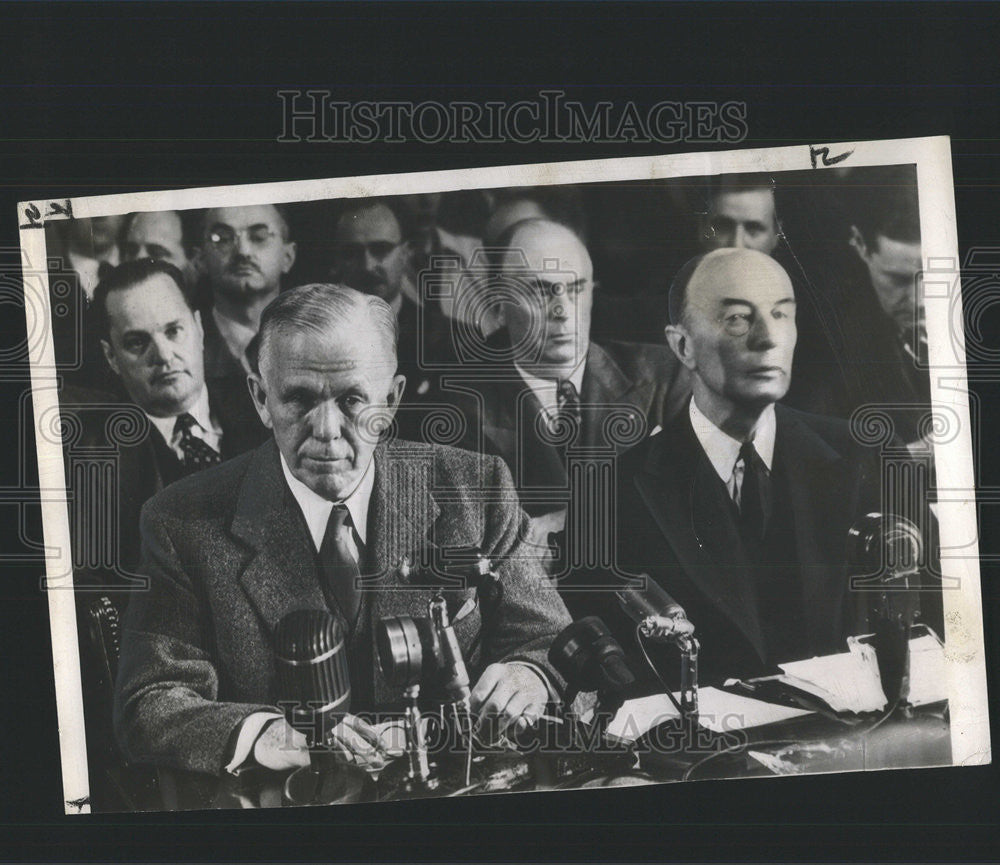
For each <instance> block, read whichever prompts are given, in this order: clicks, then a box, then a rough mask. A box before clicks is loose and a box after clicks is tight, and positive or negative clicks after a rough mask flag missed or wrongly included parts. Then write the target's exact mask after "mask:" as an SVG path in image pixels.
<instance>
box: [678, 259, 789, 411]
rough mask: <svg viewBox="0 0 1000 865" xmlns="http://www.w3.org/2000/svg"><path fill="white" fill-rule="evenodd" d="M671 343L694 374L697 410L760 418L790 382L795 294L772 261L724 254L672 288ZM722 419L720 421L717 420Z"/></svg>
mask: <svg viewBox="0 0 1000 865" xmlns="http://www.w3.org/2000/svg"><path fill="white" fill-rule="evenodd" d="M670 306H671V320H672V322H673V323H672V324H671V325H670V326H669V327H668V328H667V330H666V335H667V341H668V342H669V343H670V347H671V348H672V349H673V351H674V353H675V354H676V355H677V357H678V358H679V359H680V361H681V362H682V363H683V364H684V365H685V366H686V367H687V368H688V369H690V370H691V372H692V373H693V381H694V388H693V389H694V395H695V401H696V403H697V405H698V407H699V408H700V409H701V410H702V411H703V412H705V413H706V414H707V415H708V416H709V418H710V419H712V420H713V421H715V422H716V424H717V425H718V426H720V427H722V428H723V429H724V428H725V427H724V426H723V424H722V423H720V422H719V420H718V418H722V419H724V418H725V417H727V416H730V415H731V414H733V413H734V412H736V413H742V414H744V415H753V414H754V413H756V414H757V415H759V412H760V411H762V410H763V408H765V407H766V406H767V405H769V404H770V403H773V402H776V401H778V400H779V399H781V398H782V397H783V396H784V395H785V393H786V392H787V391H788V386H789V384H790V383H791V373H792V354H793V352H794V351H795V339H796V330H795V292H794V290H793V288H792V282H791V280H790V279H789V278H788V274H787V273H786V272H785V270H784V268H782V267H781V265H779V264H778V263H777V262H776V261H774V259H772V258H771V257H770V256H768V255H765V254H764V253H762V252H757V251H754V250H749V249H720V250H716V251H715V252H711V253H708V254H707V255H704V256H699V257H698V258H696V259H693V260H692V261H690V262H688V263H687V264H686V265H685V266H684V268H682V270H681V273H680V274H679V275H678V277H677V279H676V280H675V281H674V285H673V286H672V287H671V292H670ZM713 415H715V416H713Z"/></svg>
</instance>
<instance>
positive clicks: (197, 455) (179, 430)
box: [174, 412, 222, 474]
mask: <svg viewBox="0 0 1000 865" xmlns="http://www.w3.org/2000/svg"><path fill="white" fill-rule="evenodd" d="M197 424H198V421H196V420H195V419H194V418H193V417H191V415H190V414H188V413H187V412H184V414H182V415H178V416H177V421H176V422H175V423H174V435H178V434H179V435H180V437H181V440H180V445H181V450H182V451H184V473H185V474H191V473H192V472H196V471H198V470H199V469H204V468H208V467H209V466H214V465H218V464H219V463H221V462H222V454H220V453H218V452H217V451H215V450H213V449H212V446H211V445H209V444H208V442H206V441H205V440H204V439H200V438H198V437H197V436H196V435H195V434H194V433H193V432H191V428H192V427H194V426H196V425H197Z"/></svg>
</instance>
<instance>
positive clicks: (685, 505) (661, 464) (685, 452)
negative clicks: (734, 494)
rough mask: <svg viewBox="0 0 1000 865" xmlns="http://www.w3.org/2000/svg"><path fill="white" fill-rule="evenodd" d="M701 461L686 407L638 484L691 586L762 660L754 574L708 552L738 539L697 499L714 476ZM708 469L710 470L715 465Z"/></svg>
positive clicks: (657, 443)
mask: <svg viewBox="0 0 1000 865" xmlns="http://www.w3.org/2000/svg"><path fill="white" fill-rule="evenodd" d="M702 463H706V464H707V458H706V457H705V456H704V453H703V451H702V449H701V445H700V444H699V443H698V440H697V438H695V435H694V432H693V431H692V430H691V429H690V423H689V422H688V418H687V413H686V412H685V413H682V414H681V415H680V417H678V418H677V419H676V420H675V421H674V422H673V423H672V424H671V425H670V426H669V427H668V428H667V429H666V430H664V432H663V433H662V434H661V435H660V436H658V437H657V438H654V439H653V444H652V445H651V447H650V451H649V454H648V456H647V459H646V461H645V464H644V465H643V468H642V470H641V471H640V472H639V473H638V474H637V475H636V478H635V485H636V488H637V489H638V491H639V495H640V497H641V499H642V501H643V503H644V504H645V506H646V508H647V509H648V510H649V512H650V514H651V515H652V517H653V519H654V520H655V521H656V524H657V526H658V527H659V528H660V531H661V532H662V533H663V535H664V537H665V538H666V540H667V543H668V544H669V545H670V548H671V549H672V550H673V552H674V555H675V556H676V557H677V561H678V562H679V563H680V565H681V567H682V568H683V569H684V571H685V573H686V574H687V576H688V579H689V580H690V581H691V583H692V585H693V586H694V587H695V588H696V589H697V590H698V591H699V592H701V593H702V594H703V595H704V596H705V597H706V598H708V599H709V600H710V601H711V602H712V603H713V604H714V605H715V606H716V607H717V608H718V609H720V610H721V611H722V613H723V614H724V615H725V616H726V617H727V618H728V619H729V620H730V621H731V622H732V623H733V624H734V625H736V626H737V627H738V628H739V630H740V631H741V632H742V633H743V635H744V636H745V637H746V639H747V640H748V641H749V642H750V644H751V645H752V646H753V647H754V649H755V650H756V651H757V654H758V656H759V657H760V659H761V661H763V660H764V657H765V654H764V641H763V636H762V634H761V630H760V623H759V621H758V618H757V615H756V602H755V600H754V594H753V583H752V579H751V575H750V573H749V572H748V571H747V570H746V568H745V567H744V568H742V569H740V568H739V567H737V566H735V565H734V564H733V563H732V562H729V563H725V562H722V561H720V560H718V559H717V558H716V557H714V556H713V555H712V554H710V552H709V549H710V548H711V547H712V546H713V545H716V544H721V545H722V546H717V547H715V548H716V549H720V550H723V549H729V550H734V549H738V545H739V540H738V538H737V537H735V534H734V535H733V536H732V537H730V536H729V535H728V534H727V533H726V530H725V528H724V527H723V526H724V523H723V522H722V521H720V520H718V519H717V515H712V514H708V513H706V512H705V511H704V509H703V506H697V505H696V504H695V499H696V497H697V494H698V490H699V488H700V486H701V485H703V484H705V483H707V482H708V480H710V478H707V477H706V476H705V471H704V470H705V468H706V466H703V465H702ZM707 469H708V471H709V472H711V471H712V468H711V465H707ZM716 477H717V476H716ZM696 521H698V522H696ZM696 525H697V526H698V528H697V530H696V528H695V527H696ZM733 544H735V545H736V546H733ZM697 624H698V623H697V622H695V627H697Z"/></svg>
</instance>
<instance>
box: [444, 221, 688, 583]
mask: <svg viewBox="0 0 1000 865" xmlns="http://www.w3.org/2000/svg"><path fill="white" fill-rule="evenodd" d="M493 256H494V259H495V267H496V273H495V279H494V281H493V283H492V285H493V287H492V289H491V290H492V291H493V292H494V294H495V298H494V300H493V306H494V307H495V308H496V309H497V310H498V311H499V315H500V319H501V321H502V324H503V327H502V329H501V330H499V331H497V332H496V333H494V334H493V335H492V336H490V337H489V339H488V340H486V342H485V343H484V344H483V346H482V353H481V355H482V356H481V357H479V358H470V359H469V363H470V366H469V367H468V369H467V370H465V371H463V372H462V373H461V375H458V374H456V375H455V376H451V377H449V380H450V382H451V385H452V389H451V390H450V391H449V392H448V393H445V394H444V396H445V397H446V398H448V397H450V398H451V399H452V400H453V402H454V404H455V405H456V406H457V407H458V409H459V411H460V412H461V414H462V416H463V418H464V419H465V424H466V436H465V439H464V446H466V447H469V448H472V449H477V450H483V451H485V452H488V453H494V454H497V455H499V456H501V457H503V458H504V460H505V461H506V462H507V464H508V465H509V466H510V469H511V471H512V472H513V475H514V480H515V483H516V484H517V487H518V491H519V493H520V495H521V498H522V502H523V503H524V505H525V508H526V509H527V511H528V513H529V514H531V516H532V517H533V521H532V536H531V540H532V542H533V543H534V544H535V545H536V546H537V548H538V549H539V550H546V549H547V548H548V547H549V545H550V543H551V544H552V547H553V551H554V552H555V551H558V558H557V559H556V560H554V561H553V562H552V563H551V566H552V568H553V569H554V570H555V571H556V572H558V571H561V570H562V568H563V565H564V563H565V561H566V559H565V558H564V554H565V553H567V551H568V545H570V544H575V543H590V539H589V538H586V537H584V535H587V534H588V533H589V532H591V531H599V530H602V529H600V528H599V527H587V528H586V529H583V530H581V531H580V532H577V533H576V534H575V535H574V534H573V533H568V534H564V528H565V525H566V515H567V508H568V507H569V506H570V501H571V498H572V497H573V491H572V490H571V487H570V483H571V472H570V470H569V468H568V466H569V462H570V461H571V460H572V459H573V458H574V457H576V458H577V459H583V458H585V455H586V454H587V453H593V452H594V451H595V449H596V450H597V451H603V452H605V453H617V452H621V451H622V450H624V449H625V448H626V447H627V446H629V445H631V444H634V443H635V440H636V439H635V438H634V437H635V436H636V435H640V436H641V435H642V434H644V433H648V431H649V430H651V429H653V428H654V427H656V426H657V425H658V424H660V423H661V422H662V421H663V418H665V417H670V416H671V415H672V414H673V413H674V412H676V411H678V410H679V409H680V407H681V406H682V405H683V400H684V398H685V397H686V395H687V388H688V383H687V380H686V374H685V371H684V369H683V367H681V366H680V364H678V363H677V360H676V358H674V356H673V355H672V354H671V353H670V351H669V350H668V349H667V348H666V347H665V346H653V345H638V344H632V343H623V342H617V343H606V344H603V345H598V344H597V343H595V342H592V341H591V339H590V328H591V308H592V304H593V298H594V282H593V269H592V265H591V261H590V255H589V253H588V251H587V248H586V247H585V246H584V244H583V242H582V241H581V240H580V238H579V236H578V235H577V234H576V232H574V231H573V230H572V229H570V228H569V227H567V226H565V225H562V224H560V223H557V222H553V221H551V220H546V219H528V220H524V221H522V222H519V223H516V224H515V225H513V226H510V227H509V228H508V230H507V231H506V232H505V233H504V234H503V235H502V236H501V237H500V239H499V243H498V245H497V247H496V248H495V249H494V250H493ZM460 378H461V379H462V380H461V381H459V379H460ZM580 503H581V504H582V503H583V502H582V500H581V501H580Z"/></svg>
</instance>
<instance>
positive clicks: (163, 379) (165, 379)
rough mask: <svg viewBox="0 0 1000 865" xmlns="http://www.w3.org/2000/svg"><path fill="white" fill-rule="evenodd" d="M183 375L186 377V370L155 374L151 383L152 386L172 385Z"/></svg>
mask: <svg viewBox="0 0 1000 865" xmlns="http://www.w3.org/2000/svg"><path fill="white" fill-rule="evenodd" d="M183 375H187V370H183V369H174V370H171V371H170V372H160V373H157V374H156V375H154V376H153V379H152V381H153V384H156V385H160V384H173V383H174V382H175V381H177V380H178V379H179V378H180V377H181V376H183Z"/></svg>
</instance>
